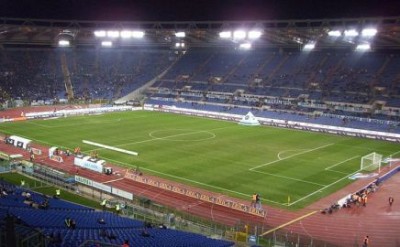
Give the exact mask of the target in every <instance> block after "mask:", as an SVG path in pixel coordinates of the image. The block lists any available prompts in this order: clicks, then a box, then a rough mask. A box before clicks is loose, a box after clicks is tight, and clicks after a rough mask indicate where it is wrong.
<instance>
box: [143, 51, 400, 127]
mask: <svg viewBox="0 0 400 247" xmlns="http://www.w3.org/2000/svg"><path fill="white" fill-rule="evenodd" d="M399 82H400V55H399V54H392V53H389V52H384V51H382V52H369V53H357V52H353V51H346V50H328V51H313V52H299V51H283V50H272V49H270V50H252V51H246V52H243V51H237V50H235V51H232V50H229V51H227V50H221V49H219V50H217V49H213V48H209V49H206V50H205V49H197V50H196V49H191V50H190V51H188V53H187V54H186V55H184V56H183V57H182V58H181V59H180V60H179V61H178V62H177V63H176V64H175V65H174V66H173V68H172V69H171V71H170V72H169V73H168V74H167V75H166V76H165V77H164V78H161V79H160V80H159V81H158V82H156V83H155V84H154V85H153V91H152V93H149V94H148V97H149V99H148V101H147V103H154V102H156V103H157V104H169V105H176V106H181V107H183V106H186V107H189V108H195V109H202V110H205V109H213V110H214V111H224V112H237V111H238V108H243V109H244V110H243V112H246V111H248V110H249V109H251V110H252V111H254V112H256V116H264V117H270V118H276V119H285V120H293V121H302V122H312V123H320V124H330V125H337V126H346V127H352V128H361V129H370V130H377V131H390V132H397V133H400V109H399V108H400V83H399ZM154 88H156V89H158V92H159V93H154ZM221 95H222V96H221ZM270 99H278V101H277V102H275V103H270ZM178 101H179V102H178ZM185 101H186V103H185ZM279 102H284V103H279ZM349 117H351V118H349ZM344 118H346V121H343V119H344ZM381 120H387V121H386V122H385V121H381Z"/></svg>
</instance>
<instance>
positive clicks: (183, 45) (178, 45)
mask: <svg viewBox="0 0 400 247" xmlns="http://www.w3.org/2000/svg"><path fill="white" fill-rule="evenodd" d="M184 47H185V43H183V42H182V43H180V42H177V43H175V48H184Z"/></svg>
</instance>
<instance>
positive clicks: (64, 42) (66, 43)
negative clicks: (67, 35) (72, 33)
mask: <svg viewBox="0 0 400 247" xmlns="http://www.w3.org/2000/svg"><path fill="white" fill-rule="evenodd" d="M70 44H71V43H70V42H69V40H66V39H60V40H59V41H58V45H59V46H62V47H68V46H70Z"/></svg>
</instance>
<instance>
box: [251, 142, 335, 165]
mask: <svg viewBox="0 0 400 247" xmlns="http://www.w3.org/2000/svg"><path fill="white" fill-rule="evenodd" d="M334 144H335V143H329V144H326V145H323V146H319V147H317V148H313V149H308V150H306V151H303V152H300V153H297V154H293V155H289V156H287V157H285V158H282V159H277V160H274V161H271V162H268V163H265V164H261V165H259V166H255V167H252V168H250V169H249V170H250V171H254V170H255V169H258V168H261V167H264V166H269V165H272V164H275V163H277V162H279V161H282V160H287V159H290V158H292V157H296V156H299V155H302V154H306V153H310V152H313V151H316V150H318V149H323V148H326V147H329V146H332V145H334Z"/></svg>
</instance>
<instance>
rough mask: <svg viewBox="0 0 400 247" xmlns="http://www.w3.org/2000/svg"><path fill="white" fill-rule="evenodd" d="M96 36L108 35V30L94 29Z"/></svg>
mask: <svg viewBox="0 0 400 247" xmlns="http://www.w3.org/2000/svg"><path fill="white" fill-rule="evenodd" d="M94 36H96V37H106V31H104V30H99V31H94Z"/></svg>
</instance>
